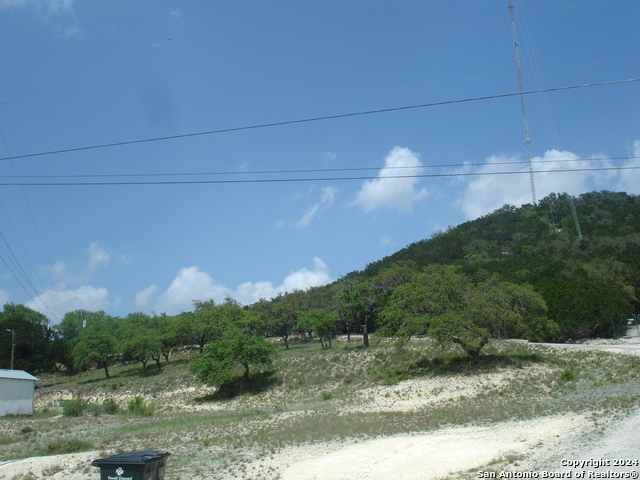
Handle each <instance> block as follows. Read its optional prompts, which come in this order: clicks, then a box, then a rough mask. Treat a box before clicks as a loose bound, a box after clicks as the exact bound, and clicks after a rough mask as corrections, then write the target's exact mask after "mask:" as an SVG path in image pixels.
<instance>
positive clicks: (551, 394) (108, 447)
mask: <svg viewBox="0 0 640 480" xmlns="http://www.w3.org/2000/svg"><path fill="white" fill-rule="evenodd" d="M194 354H195V353H193V352H188V351H186V352H182V353H181V354H180V356H179V357H178V358H174V359H173V360H172V362H171V363H170V364H169V365H167V366H165V367H163V369H162V370H161V371H160V372H159V373H157V374H155V375H149V374H145V373H143V372H141V371H140V367H139V365H137V364H134V365H114V366H112V367H111V369H110V371H111V372H112V378H111V379H104V374H103V372H102V371H90V372H84V373H83V374H82V377H81V378H79V377H78V376H65V375H61V374H57V375H52V376H49V377H47V376H43V380H41V382H40V385H39V387H38V390H37V395H38V397H39V398H42V399H47V400H46V404H47V407H46V412H45V411H44V410H45V409H44V408H41V409H38V412H37V413H36V415H35V416H34V417H32V418H5V419H2V420H0V434H1V435H0V439H2V440H1V441H0V457H1V458H3V459H13V458H21V457H27V456H31V455H33V452H34V451H35V452H38V453H40V454H46V455H51V454H54V453H69V452H72V451H84V450H87V449H97V450H100V451H101V452H104V455H101V456H107V455H111V454H113V453H118V452H124V451H132V450H143V449H158V448H159V449H166V450H169V451H171V452H172V453H174V454H175V455H174V457H172V459H171V461H170V462H169V468H170V469H171V471H172V472H173V473H172V477H171V478H181V476H182V478H188V472H189V471H190V468H191V467H193V465H196V464H198V462H199V461H201V460H202V459H206V461H207V462H209V463H211V462H213V463H214V464H215V465H216V467H217V468H218V470H216V472H209V471H207V472H204V470H203V476H204V477H205V478H223V476H222V475H223V473H224V474H225V475H229V476H231V477H233V476H234V475H236V476H237V478H244V477H245V476H247V478H253V477H249V476H248V475H249V472H246V471H244V470H243V469H242V468H241V467H242V466H244V465H245V463H246V461H245V460H246V458H247V457H246V456H247V455H249V454H250V456H251V458H269V456H270V455H273V454H274V453H276V452H278V451H279V450H280V449H282V448H285V447H286V446H290V445H299V444H306V443H314V442H321V441H333V440H337V439H343V438H353V437H356V438H361V439H366V438H371V437H375V436H380V435H390V434H397V433H410V432H424V431H429V430H434V429H437V428H440V427H442V426H445V425H462V424H480V423H489V422H496V421H501V420H509V419H525V418H532V417H536V416H540V415H548V414H551V413H568V412H599V413H597V414H598V415H615V414H618V413H620V412H624V411H626V410H628V409H630V408H633V407H637V406H639V405H640V374H639V372H640V358H637V357H632V356H621V355H613V354H608V353H604V352H596V351H570V352H567V351H561V350H556V349H553V348H543V347H538V346H535V345H528V344H526V343H523V342H517V341H505V342H492V343H491V344H489V345H487V347H485V349H484V350H483V354H482V355H481V356H480V358H478V359H477V360H472V359H470V358H469V357H466V356H465V355H464V354H463V353H462V352H461V351H460V350H458V349H456V348H440V347H438V346H437V345H436V344H434V343H432V342H431V341H429V340H415V341H411V342H408V343H407V344H405V345H403V346H402V347H398V346H396V345H394V344H392V343H389V342H384V341H381V340H376V341H375V342H374V343H373V345H372V347H371V348H369V349H363V348H362V347H360V346H359V345H358V343H356V342H351V343H347V342H345V341H334V343H333V348H331V349H327V350H321V349H320V347H319V346H318V345H316V344H302V343H300V344H295V343H294V344H292V346H291V348H290V349H289V350H282V352H281V355H280V357H279V358H278V359H277V360H276V361H275V362H274V364H273V365H272V367H270V368H269V370H267V371H263V372H256V373H255V374H253V376H252V381H251V382H250V383H249V384H247V383H245V382H243V381H241V380H237V381H235V382H232V383H230V384H229V385H226V386H225V387H224V388H222V389H220V390H218V391H214V390H212V389H207V388H204V387H203V386H202V385H200V384H199V383H198V382H197V381H196V380H195V379H194V378H193V377H192V376H191V375H190V374H189V373H188V370H187V366H188V361H189V358H190V357H191V356H192V355H194ZM497 376H502V377H501V378H502V380H500V382H497V381H494V380H492V379H495V378H497ZM421 380H425V381H428V382H429V385H431V387H430V388H431V390H430V393H431V397H430V398H427V399H425V401H427V400H428V401H429V402H431V403H428V404H427V407H426V408H419V409H414V410H393V409H387V410H382V411H380V410H376V409H371V408H370V407H369V406H368V405H370V401H372V400H380V399H388V400H389V401H390V402H391V401H397V402H402V401H405V400H406V399H407V395H409V393H410V390H408V389H407V387H406V386H407V385H408V384H407V382H412V381H421ZM461 381H462V382H467V383H468V384H470V385H472V384H474V382H480V384H481V385H482V388H480V389H476V390H473V391H471V393H465V394H459V395H458V396H453V397H450V398H448V397H447V396H446V395H444V394H445V393H447V385H449V382H461ZM492 382H493V383H492ZM114 385H115V387H114ZM438 385H440V387H438ZM438 389H440V390H438ZM407 392H409V393H407ZM439 395H440V396H441V397H442V398H441V399H439V398H440V397H439ZM62 396H66V398H68V399H71V400H72V401H73V400H75V402H76V403H75V404H73V403H72V404H71V405H76V406H77V404H81V405H82V406H83V407H82V411H81V412H79V413H78V415H77V416H74V415H69V416H64V415H61V414H62V410H63V409H64V407H65V405H69V404H68V403H60V402H57V403H56V401H55V398H60V397H62ZM391 403H392V402H391ZM391 403H390V404H391ZM130 405H133V406H131V407H129V406H130ZM71 410H72V411H74V410H77V409H71ZM149 412H150V413H149ZM56 413H57V414H58V415H56ZM145 415H150V416H145ZM247 452H249V453H247ZM203 468H204V467H203ZM265 468H266V467H265ZM221 472H222V473H221ZM218 475H219V476H218ZM274 475H275V473H274Z"/></svg>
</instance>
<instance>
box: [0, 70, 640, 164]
mask: <svg viewBox="0 0 640 480" xmlns="http://www.w3.org/2000/svg"><path fill="white" fill-rule="evenodd" d="M638 81H640V78H629V79H624V80H610V81H605V82H595V83H586V84H581V85H568V86H564V87H552V88H545V89H540V90H529V91H525V92H511V93H502V94H495V95H486V96H479V97H469V98H459V99H455V100H444V101H441V102H430V103H422V104H413V105H404V106H400V107H390V108H381V109H377V110H366V111H361V112H351V113H340V114H335V115H325V116H320V117H310V118H302V119H297V120H284V121H281V122H271V123H261V124H256V125H245V126H240V127H229V128H222V129H217V130H207V131H202V132H191V133H183V134H177V135H167V136H163V137H153V138H143V139H137V140H125V141H121V142H113V143H103V144H98V145H87V146H84V147H73V148H65V149H61V150H49V151H45V152H36V153H27V154H23V155H13V156H10V157H3V158H0V161H7V160H18V159H23V158H33V157H41V156H45V155H55V154H61V153H72V152H81V151H87V150H96V149H102V148H111V147H120V146H125V145H136V144H141V143H152V142H159V141H165V140H176V139H180V138H190V137H198V136H204V135H215V134H221V133H230V132H239V131H244V130H256V129H261V128H270V127H279V126H284V125H296V124H302V123H311V122H318V121H323V120H336V119H339V118H350V117H358V116H365V115H374V114H380V113H391V112H399V111H405V110H413V109H419V108H428V107H437V106H443V105H454V104H458V103H468V102H476V101H480V100H495V99H499V98H509V97H514V96H520V95H533V94H538V93H548V92H560V91H567V90H576V89H580V88H589V87H596V86H603V85H617V84H623V83H632V82H638Z"/></svg>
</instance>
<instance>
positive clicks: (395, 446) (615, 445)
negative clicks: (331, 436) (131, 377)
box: [0, 334, 640, 480]
mask: <svg viewBox="0 0 640 480" xmlns="http://www.w3.org/2000/svg"><path fill="white" fill-rule="evenodd" d="M639 342H640V337H638V336H637V334H636V335H633V336H630V337H628V338H624V339H621V340H617V341H616V342H606V343H607V344H608V345H609V346H611V344H614V345H631V346H633V347H638V348H640V343H639ZM590 343H592V342H590ZM556 348H560V347H556ZM562 348H575V347H569V346H567V347H562ZM621 353H628V352H624V351H622V350H621ZM530 368H534V369H535V368H538V369H544V368H545V366H542V365H534V366H532V367H530ZM538 373H543V372H538ZM521 374H523V373H522V372H521V371H520V370H518V369H513V370H504V371H500V372H492V373H486V374H483V375H480V376H476V377H468V376H457V377H456V378H455V379H454V380H452V378H451V377H448V378H446V379H443V378H438V377H436V378H433V377H429V378H418V379H408V380H405V381H402V382H399V383H397V384H395V385H384V386H383V385H377V386H372V387H371V388H368V389H365V390H362V391H361V392H358V401H357V402H350V403H349V405H351V406H349V407H345V410H344V411H343V412H342V413H356V414H357V412H358V411H363V412H364V411H366V412H372V411H373V412H411V411H415V410H417V409H424V408H426V407H429V405H431V404H442V402H447V401H453V402H455V401H456V400H457V399H459V398H467V397H473V396H474V395H475V394H477V393H478V392H480V391H486V390H488V389H499V388H500V385H501V384H502V383H503V382H505V379H506V378H507V377H510V376H514V375H521ZM527 374H531V372H527ZM452 382H453V383H452ZM197 388H199V387H194V386H185V387H183V388H182V390H185V389H186V391H182V390H181V389H177V390H176V391H174V392H173V393H171V394H169V393H165V395H173V396H174V397H173V399H170V402H173V403H174V404H175V405H174V406H176V408H182V406H181V405H179V403H180V401H179V399H180V398H184V397H185V395H186V396H187V397H193V396H194V395H198V394H204V393H206V390H205V389H203V391H197ZM123 394H125V393H124V392H123ZM51 395H52V393H51V391H49V392H48V393H47V394H46V395H43V396H42V397H40V398H39V399H38V401H39V402H41V404H49V403H51V402H54V401H55V399H54V398H52V397H51ZM125 395H126V394H125ZM271 403H272V402H271ZM232 407H233V405H231V404H229V403H227V404H226V405H225V408H227V409H228V408H232ZM184 408H185V409H194V408H198V406H197V405H195V406H194V405H193V404H186V403H185V405H184ZM207 408H215V407H214V406H212V405H211V404H209V406H208V407H207ZM347 408H351V409H352V411H347V410H346V409H347ZM291 415H304V411H302V410H301V411H299V412H282V413H281V414H280V413H277V412H275V413H274V414H273V415H272V416H271V417H270V418H271V420H270V421H273V422H278V421H282V420H283V419H284V417H285V416H291ZM639 431H640V410H638V409H636V410H633V411H630V412H626V414H625V415H623V416H621V415H620V414H619V412H618V413H617V414H616V415H614V416H611V417H606V416H603V415H601V414H599V415H591V414H590V413H589V412H586V413H585V412H584V411H583V412H581V413H579V414H578V413H576V414H571V413H563V414H556V415H548V416H541V417H539V418H536V419H533V420H519V421H506V422H499V423H494V424H488V425H470V426H457V427H448V428H441V429H438V430H436V431H432V432H429V433H424V434H412V435H406V434H402V435H393V436H387V437H381V438H380V437H377V438H371V439H365V440H363V439H359V440H358V439H352V438H351V439H350V438H346V439H344V440H340V441H330V442H314V443H302V444H298V445H295V446H287V447H284V448H278V449H275V450H274V451H273V452H272V453H271V454H270V455H267V456H265V455H253V454H252V452H245V456H244V457H243V458H244V459H243V463H244V464H243V466H242V472H243V474H242V476H236V477H233V476H229V477H228V478H252V479H262V478H264V479H280V480H313V479H317V480H319V479H322V480H356V479H371V480H375V479H385V480H391V479H398V480H403V479H438V478H483V477H484V478H489V476H490V475H491V474H492V472H493V473H495V474H497V475H500V472H514V471H519V472H528V471H529V472H537V473H538V475H539V476H542V475H543V473H542V472H565V473H566V472H568V471H570V472H571V475H572V477H571V478H578V477H576V475H579V473H578V472H579V471H581V470H583V469H585V467H584V466H582V467H580V468H571V467H568V466H567V465H564V464H563V460H565V463H566V460H579V459H591V458H600V459H604V460H609V461H611V460H614V459H629V460H631V461H632V462H633V460H635V461H636V462H637V461H638V460H639V459H640V448H639V445H640V442H639V441H638V438H639V437H638V434H637V432H639ZM103 455H104V452H101V451H90V452H83V453H77V454H68V455H52V456H46V457H31V458H27V459H22V460H16V461H9V462H1V461H0V478H1V479H10V480H23V479H24V480H29V479H41V478H48V479H60V480H61V479H65V480H95V479H97V478H99V475H98V469H97V468H95V467H90V462H91V461H92V460H94V459H96V458H100V457H101V456H103ZM180 455H181V453H180V452H176V456H175V457H174V458H177V457H179V456H180ZM212 456H213V455H212ZM198 458H199V461H200V462H202V463H203V465H200V466H199V468H198V471H197V472H194V474H193V475H192V476H185V475H184V474H180V475H179V476H178V475H177V474H176V475H175V476H171V475H172V471H171V469H168V473H167V477H166V478H167V480H174V479H175V480H177V479H178V478H181V479H185V478H200V479H205V478H208V477H207V474H206V473H204V472H206V471H207V465H204V463H206V462H207V455H206V454H202V455H200V456H198ZM170 463H171V459H170ZM200 467H201V468H200ZM589 468H591V469H592V470H597V467H594V466H593V465H591V466H586V469H587V470H588V469H589ZM609 469H610V470H611V469H613V470H615V471H618V472H623V473H624V472H628V473H629V474H630V475H632V476H631V478H637V472H638V471H639V470H640V469H639V468H638V466H637V465H633V464H631V465H621V466H618V467H614V466H611V468H609ZM616 469H617V470H616ZM598 471H604V470H603V468H602V467H600V470H598ZM633 472H636V473H635V475H636V476H635V477H633ZM485 475H486V477H485Z"/></svg>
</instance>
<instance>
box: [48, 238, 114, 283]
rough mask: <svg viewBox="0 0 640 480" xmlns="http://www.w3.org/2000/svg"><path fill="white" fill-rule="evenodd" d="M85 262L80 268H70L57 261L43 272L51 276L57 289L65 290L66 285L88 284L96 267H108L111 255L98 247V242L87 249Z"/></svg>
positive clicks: (77, 266)
mask: <svg viewBox="0 0 640 480" xmlns="http://www.w3.org/2000/svg"><path fill="white" fill-rule="evenodd" d="M87 256H88V260H87V262H86V263H85V264H84V265H82V266H80V265H78V263H79V262H78V263H74V264H73V265H72V266H71V267H69V266H68V265H67V263H66V262H64V261H62V260H59V261H57V262H56V263H54V264H53V265H50V266H48V267H45V268H44V269H43V270H44V271H45V272H47V273H49V274H50V275H51V278H52V279H53V281H55V282H56V284H57V286H58V289H64V288H66V285H68V284H72V285H79V284H81V283H85V282H88V281H89V280H90V279H91V277H92V276H93V274H94V272H95V271H96V269H97V268H98V267H103V266H104V267H106V266H108V265H109V260H110V259H111V253H110V252H109V251H107V250H105V249H104V248H102V247H100V246H99V244H98V242H93V243H92V244H91V245H89V248H88V249H87Z"/></svg>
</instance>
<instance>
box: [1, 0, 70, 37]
mask: <svg viewBox="0 0 640 480" xmlns="http://www.w3.org/2000/svg"><path fill="white" fill-rule="evenodd" d="M3 8H4V9H10V8H28V9H29V10H31V11H32V12H33V13H34V14H35V15H37V16H39V17H41V18H44V19H46V20H48V21H51V20H53V19H57V20H56V22H55V23H58V22H61V24H57V25H56V26H55V28H56V30H57V31H58V32H59V34H60V36H62V37H64V38H71V37H81V36H82V29H81V28H80V24H79V23H78V19H77V17H76V14H75V11H74V0H0V9H3ZM47 23H48V22H47Z"/></svg>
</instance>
